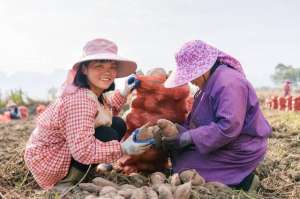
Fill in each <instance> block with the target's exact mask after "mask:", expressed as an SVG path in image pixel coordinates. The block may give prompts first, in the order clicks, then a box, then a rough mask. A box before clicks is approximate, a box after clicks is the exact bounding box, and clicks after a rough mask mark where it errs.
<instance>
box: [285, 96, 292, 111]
mask: <svg viewBox="0 0 300 199" xmlns="http://www.w3.org/2000/svg"><path fill="white" fill-rule="evenodd" d="M285 100H286V101H285V107H286V109H285V110H286V111H291V110H292V100H293V96H291V95H288V96H286V97H285Z"/></svg>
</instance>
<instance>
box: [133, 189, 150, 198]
mask: <svg viewBox="0 0 300 199" xmlns="http://www.w3.org/2000/svg"><path fill="white" fill-rule="evenodd" d="M130 199H147V197H146V194H145V193H144V191H143V189H141V188H139V189H135V190H134V191H133V192H132V195H131V197H130Z"/></svg>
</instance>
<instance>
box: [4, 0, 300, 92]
mask: <svg viewBox="0 0 300 199" xmlns="http://www.w3.org/2000/svg"><path fill="white" fill-rule="evenodd" d="M299 8H300V1H297V0H252V1H241V0H218V1H216V0H215V1H214V0H165V1H163V0H151V1H147V0H131V1H129V0H86V1H78V0H72V1H71V0H64V1H61V0H43V1H39V0H35V1H34V0H26V1H19V0H18V1H17V0H0V26H1V32H0V55H1V59H2V61H1V62H0V72H4V73H7V74H12V73H14V72H17V71H27V72H29V71H34V72H42V73H46V74H47V73H50V72H51V71H53V70H55V69H68V68H70V67H71V66H72V64H73V63H74V62H75V61H76V60H77V58H78V57H80V55H81V49H82V47H83V45H84V44H85V43H86V42H87V41H88V40H90V39H94V38H97V37H104V38H108V39H110V40H113V41H115V42H116V43H117V44H118V46H119V54H120V55H122V56H125V57H128V58H131V59H133V60H136V61H137V63H138V66H139V68H140V69H142V70H144V71H146V70H148V69H150V68H152V67H157V66H158V67H165V68H166V69H167V70H170V69H172V68H174V67H175V60H174V54H175V53H176V51H177V50H178V49H179V48H180V47H181V45H182V44H183V43H185V42H186V41H189V40H193V39H201V40H203V41H206V42H208V43H210V44H212V45H214V46H215V47H218V48H219V49H221V50H223V51H225V52H227V53H228V54H231V55H232V56H234V57H236V58H237V59H238V60H240V62H241V63H242V65H243V66H244V70H245V72H246V75H247V77H248V79H249V80H250V81H251V82H252V83H253V85H254V86H257V87H258V86H270V85H272V83H271V80H270V74H271V73H272V72H273V71H274V67H275V66H276V64H277V63H279V62H282V63H284V64H291V65H294V66H298V67H300V59H299V56H300V36H299V35H300V12H299ZM41 81H42V80H41Z"/></svg>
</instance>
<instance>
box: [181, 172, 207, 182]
mask: <svg viewBox="0 0 300 199" xmlns="http://www.w3.org/2000/svg"><path fill="white" fill-rule="evenodd" d="M179 176H180V179H181V181H182V182H183V183H186V182H191V183H192V185H194V186H198V185H203V184H204V183H205V180H204V178H203V177H202V176H200V175H199V174H198V172H197V171H196V170H195V169H190V170H185V171H183V172H181V173H180V174H179Z"/></svg>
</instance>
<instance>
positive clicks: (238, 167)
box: [158, 40, 272, 191]
mask: <svg viewBox="0 0 300 199" xmlns="http://www.w3.org/2000/svg"><path fill="white" fill-rule="evenodd" d="M176 62H177V67H176V70H175V71H173V72H172V73H171V75H170V76H169V78H168V79H167V80H166V82H165V87H167V88H172V87H177V86H180V85H184V84H187V83H188V82H191V83H192V84H194V85H196V86H198V87H199V91H198V92H197V93H196V94H195V97H194V98H195V99H194V104H193V108H192V111H191V112H190V114H189V116H188V118H187V120H186V122H185V123H184V124H181V125H177V124H173V123H172V122H170V121H168V120H164V119H162V120H159V121H158V125H159V126H160V128H161V129H162V130H163V131H175V132H178V134H177V136H176V137H173V138H165V137H162V145H163V147H164V148H165V149H167V150H168V151H169V152H170V155H171V160H172V165H173V169H174V172H176V173H178V172H179V173H180V172H182V171H184V170H187V169H196V170H197V171H198V173H199V174H200V175H201V176H203V177H204V178H205V180H206V181H218V182H222V183H224V184H226V185H229V186H231V187H234V188H237V189H243V190H246V191H248V190H253V189H255V187H254V185H257V184H258V183H255V182H257V181H258V177H257V176H256V175H254V173H253V172H254V171H255V168H256V167H257V166H258V164H259V163H260V162H261V161H262V160H263V158H264V156H265V153H266V150H267V138H268V136H270V135H271V131H272V129H271V127H270V125H269V123H268V122H267V121H266V119H265V118H264V116H263V114H262V112H261V110H260V108H259V102H258V99H257V96H256V94H255V90H254V88H253V87H252V85H251V84H250V82H249V81H248V80H247V79H246V77H245V75H244V73H243V69H242V66H241V65H240V63H239V62H238V61H237V60H236V59H234V58H233V57H231V56H229V55H227V54H225V53H224V52H222V51H220V50H218V49H216V48H214V47H212V46H210V45H208V44H206V43H204V42H202V41H199V40H196V41H190V42H188V43H186V44H184V46H183V47H182V48H181V49H180V51H179V52H178V53H177V54H176ZM168 133H171V132H168Z"/></svg>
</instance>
